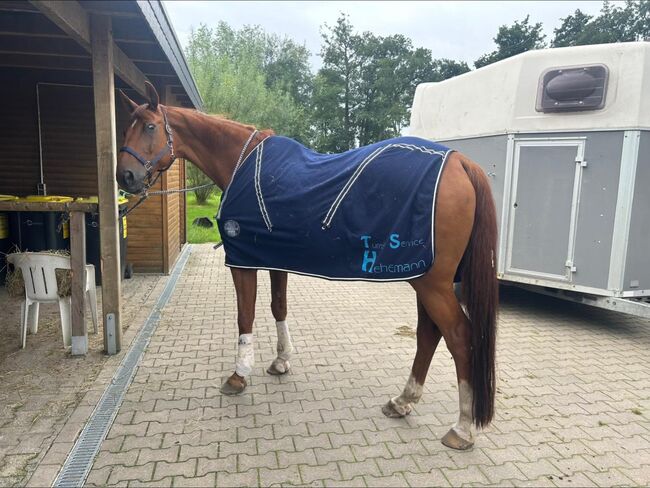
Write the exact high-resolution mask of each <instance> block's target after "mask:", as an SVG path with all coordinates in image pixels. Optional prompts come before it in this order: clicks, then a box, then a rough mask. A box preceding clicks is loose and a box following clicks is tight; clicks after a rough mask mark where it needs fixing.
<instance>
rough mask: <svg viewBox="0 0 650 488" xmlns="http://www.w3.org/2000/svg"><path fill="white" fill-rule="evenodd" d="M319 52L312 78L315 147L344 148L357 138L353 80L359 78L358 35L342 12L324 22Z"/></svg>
mask: <svg viewBox="0 0 650 488" xmlns="http://www.w3.org/2000/svg"><path fill="white" fill-rule="evenodd" d="M321 36H322V38H323V46H322V47H321V52H320V55H321V57H322V58H323V67H322V68H321V69H320V70H319V72H318V74H317V76H316V79H315V81H314V95H313V100H312V103H313V112H314V118H313V125H314V129H315V133H316V134H315V143H316V147H317V148H319V149H320V150H322V151H335V152H340V151H345V150H347V149H350V148H352V147H354V144H355V140H356V135H357V134H356V121H355V120H354V115H353V110H354V105H355V92H356V84H357V83H358V80H359V64H360V60H359V56H358V53H357V48H358V44H359V39H358V36H356V35H355V34H354V33H353V31H352V25H351V24H350V20H349V18H348V17H347V16H346V15H345V14H341V16H340V17H339V18H338V20H337V21H336V25H335V26H333V27H329V26H327V24H325V26H324V28H323V30H322V31H321Z"/></svg>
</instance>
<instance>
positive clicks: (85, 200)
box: [75, 197, 129, 205]
mask: <svg viewBox="0 0 650 488" xmlns="http://www.w3.org/2000/svg"><path fill="white" fill-rule="evenodd" d="M75 202H79V203H99V197H83V198H77V199H76V200H75ZM125 203H129V199H128V198H126V197H119V198H118V199H117V204H118V205H124V204H125Z"/></svg>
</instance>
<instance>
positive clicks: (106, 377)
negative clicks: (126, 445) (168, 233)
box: [27, 245, 192, 487]
mask: <svg viewBox="0 0 650 488" xmlns="http://www.w3.org/2000/svg"><path fill="white" fill-rule="evenodd" d="M191 250H192V246H191V245H187V246H185V248H184V249H183V251H182V253H181V255H180V256H179V258H178V261H177V262H176V265H175V266H174V269H173V271H172V273H171V274H170V276H169V277H168V278H167V279H166V280H165V281H164V283H165V284H164V288H163V289H162V291H160V292H159V296H158V299H157V301H156V303H155V305H154V306H153V309H152V310H151V312H150V313H149V316H148V317H147V318H146V320H145V321H144V323H143V324H142V326H141V327H134V326H133V325H132V326H131V327H129V329H128V330H127V331H126V333H125V334H124V343H125V344H130V345H129V347H128V349H124V350H122V352H121V353H120V354H118V355H116V356H113V357H112V358H110V359H109V361H108V362H107V364H106V365H105V367H104V368H103V370H102V371H101V373H100V374H99V376H98V377H97V379H96V380H95V384H94V385H93V388H92V389H91V390H90V391H88V392H87V393H86V396H85V397H84V398H83V400H82V401H81V402H80V404H79V405H78V406H77V408H76V409H75V410H74V412H73V413H72V415H71V416H70V417H69V418H68V421H67V422H66V424H65V426H64V427H63V429H61V431H60V432H59V434H58V435H57V437H56V439H55V440H54V442H53V443H52V445H51V446H50V448H49V450H48V452H47V453H46V455H45V457H44V458H43V460H42V461H41V463H40V464H39V465H38V466H37V468H36V470H35V471H34V474H33V475H32V476H31V477H30V479H29V481H28V482H27V486H61V487H67V486H82V485H84V483H85V481H86V478H87V477H88V474H89V473H90V470H91V468H92V466H93V463H94V460H95V457H96V456H97V453H98V452H99V450H100V448H101V445H102V442H103V441H104V439H105V438H106V435H107V434H108V432H109V430H110V428H111V426H112V424H113V421H114V420H115V417H116V415H117V413H118V411H119V408H120V406H121V404H122V400H123V398H124V395H125V393H126V391H127V390H128V388H129V386H130V385H131V382H132V380H133V378H134V376H135V374H136V372H137V369H138V366H139V364H140V361H141V360H142V357H143V356H144V353H145V351H146V348H147V346H148V344H149V340H150V338H151V336H152V335H153V333H154V332H155V330H156V327H157V326H158V323H159V322H160V318H161V314H162V310H163V309H164V307H165V305H166V304H167V302H168V301H169V299H170V297H171V296H172V294H173V292H174V290H175V288H176V284H177V283H178V280H179V278H180V276H181V274H182V272H183V270H184V268H185V265H186V263H187V261H188V258H189V256H190V253H191ZM158 289H160V286H159V287H158V288H157V290H156V292H158ZM154 296H155V295H154ZM134 324H137V320H136V321H134Z"/></svg>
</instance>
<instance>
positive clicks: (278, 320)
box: [266, 271, 293, 375]
mask: <svg viewBox="0 0 650 488" xmlns="http://www.w3.org/2000/svg"><path fill="white" fill-rule="evenodd" d="M269 274H270V275H271V312H272V313H273V317H274V318H275V326H276V328H277V331H278V345H277V351H278V356H277V357H276V358H275V359H274V360H273V362H272V363H271V366H269V368H268V369H267V370H266V372H267V373H269V374H272V375H280V374H285V373H288V372H289V368H290V367H291V366H290V364H289V359H290V358H291V353H292V352H293V344H292V343H291V335H290V334H289V326H288V325H287V273H286V272H284V271H270V272H269Z"/></svg>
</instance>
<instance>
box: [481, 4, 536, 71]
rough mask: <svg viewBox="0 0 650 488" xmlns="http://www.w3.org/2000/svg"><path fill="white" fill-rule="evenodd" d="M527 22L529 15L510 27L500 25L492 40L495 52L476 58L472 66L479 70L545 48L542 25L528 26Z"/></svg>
mask: <svg viewBox="0 0 650 488" xmlns="http://www.w3.org/2000/svg"><path fill="white" fill-rule="evenodd" d="M529 20H530V15H527V16H526V18H525V19H524V20H522V21H521V22H520V21H515V23H514V24H512V25H511V26H507V25H502V26H501V27H499V32H498V33H497V36H496V37H495V38H494V42H495V43H496V45H497V49H496V51H492V52H491V53H488V54H484V55H483V56H481V57H480V58H478V59H477V60H476V61H474V66H476V67H477V68H481V67H483V66H487V65H488V64H492V63H496V62H497V61H501V60H502V59H506V58H509V57H511V56H514V55H516V54H520V53H523V52H526V51H530V50H531V49H542V48H544V47H545V46H546V44H545V43H544V38H545V37H546V35H544V34H543V33H542V24H541V23H539V22H538V23H536V24H529Z"/></svg>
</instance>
